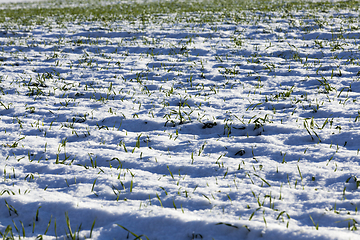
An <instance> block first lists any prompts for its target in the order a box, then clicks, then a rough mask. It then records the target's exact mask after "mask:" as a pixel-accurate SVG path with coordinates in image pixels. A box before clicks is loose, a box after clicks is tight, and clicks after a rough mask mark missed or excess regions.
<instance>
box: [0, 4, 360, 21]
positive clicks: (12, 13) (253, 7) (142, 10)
mask: <svg viewBox="0 0 360 240" xmlns="http://www.w3.org/2000/svg"><path fill="white" fill-rule="evenodd" d="M358 8H359V1H354V0H351V1H336V2H332V1H318V2H313V1H267V0H255V1H246V0H203V1H192V0H187V1H143V2H142V1H124V2H118V1H116V2H114V1H104V0H102V1H93V0H85V1H82V2H80V3H78V2H73V1H48V2H40V3H37V4H34V3H22V4H3V5H2V8H1V9H0V22H15V23H18V24H25V25H32V24H44V23H45V22H46V21H47V20H48V18H51V19H53V20H55V21H56V22H57V23H60V22H68V21H73V22H75V21H78V22H84V21H104V22H109V21H110V22H111V21H117V20H135V19H141V20H142V21H148V20H150V19H152V18H154V17H156V15H157V14H180V18H181V14H183V13H204V14H202V15H201V20H199V22H207V21H210V22H211V21H214V20H218V17H216V16H214V15H213V13H221V15H223V17H225V18H227V17H229V16H232V17H233V16H235V15H236V14H235V15H234V13H236V12H241V11H252V12H268V11H281V12H284V13H285V15H286V14H288V15H291V12H292V11H304V10H310V11H315V12H316V11H329V10H330V9H334V10H336V9H352V10H354V11H356V10H357V9H358ZM19 9H21V11H20V10H19ZM285 15H284V16H285Z"/></svg>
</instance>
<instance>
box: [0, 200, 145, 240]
mask: <svg viewBox="0 0 360 240" xmlns="http://www.w3.org/2000/svg"><path fill="white" fill-rule="evenodd" d="M5 205H6V207H7V209H8V211H9V215H10V216H12V215H13V214H15V215H16V216H18V215H19V214H18V212H17V210H16V209H15V208H14V206H12V205H11V204H9V203H8V202H7V201H6V200H5ZM40 208H41V206H40V207H38V208H37V210H36V214H35V217H34V218H33V222H32V235H33V234H34V233H35V226H36V222H38V221H39V210H40ZM65 221H66V226H67V229H65V235H66V238H67V239H72V240H79V239H80V238H92V234H93V229H94V227H95V223H96V219H95V220H94V221H93V223H92V225H91V228H90V234H89V236H80V231H81V228H82V224H80V226H76V227H75V229H72V227H71V224H70V218H69V215H68V213H67V212H65ZM12 222H13V226H11V225H8V226H7V227H6V228H5V230H4V231H3V232H1V231H0V236H1V237H2V238H3V239H7V240H15V239H22V238H23V239H25V238H26V232H25V227H24V224H23V222H22V221H21V220H19V222H20V224H21V228H19V227H18V226H17V225H16V223H15V221H14V220H12ZM51 222H52V216H51V218H50V220H49V223H48V225H47V227H46V230H45V232H44V233H43V234H39V235H37V237H36V239H39V240H40V239H43V238H44V236H46V234H47V232H48V230H49V227H50V226H51ZM53 225H54V232H55V237H56V239H57V238H58V235H57V223H56V218H55V219H54V223H53ZM117 226H119V227H121V228H122V229H124V230H125V231H127V232H128V235H127V238H129V234H131V235H132V236H134V237H135V238H136V239H141V237H144V238H146V239H148V237H146V235H137V234H135V233H133V232H132V231H130V230H128V229H127V228H126V227H124V226H122V225H119V224H117ZM13 229H14V230H15V231H16V233H14V230H13Z"/></svg>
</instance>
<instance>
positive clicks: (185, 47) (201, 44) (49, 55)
mask: <svg viewBox="0 0 360 240" xmlns="http://www.w3.org/2000/svg"><path fill="white" fill-rule="evenodd" d="M38 4H39V7H37V6H36V5H34V4H33V3H28V4H18V5H6V7H7V8H2V9H1V10H0V21H1V24H2V26H3V28H4V31H3V32H1V33H0V34H2V35H0V37H1V40H2V41H3V48H2V49H1V50H0V67H1V68H2V69H1V70H3V72H4V76H1V78H0V84H2V85H1V86H0V90H1V96H0V114H1V118H0V120H1V121H2V124H3V126H4V127H3V128H2V129H1V134H2V135H1V136H2V143H1V147H2V149H1V150H2V151H3V152H4V154H5V155H4V159H3V161H4V162H6V163H7V164H4V165H3V171H2V172H1V174H2V179H3V182H4V186H6V187H5V188H4V189H2V190H1V192H0V195H1V196H3V197H5V196H9V198H10V197H12V196H14V195H16V196H17V195H19V196H20V195H21V196H23V195H25V194H30V190H24V189H22V190H21V189H19V188H16V184H14V183H18V182H17V181H19V182H20V181H21V182H25V183H26V184H27V185H26V186H34V185H33V184H37V186H38V188H41V189H44V192H46V191H48V190H49V189H51V188H52V187H53V186H52V185H53V184H54V182H55V183H56V184H57V185H56V186H55V187H56V188H58V189H61V191H64V192H67V193H68V194H74V192H76V191H79V192H80V190H81V189H86V192H87V193H86V194H84V196H83V197H84V199H89V198H96V199H100V200H102V201H104V202H106V201H109V202H115V201H116V202H115V203H119V202H125V203H127V202H130V203H133V202H136V204H137V203H139V205H140V207H139V211H140V210H143V209H145V210H146V209H148V208H152V207H159V208H164V209H166V208H171V210H174V211H180V209H181V212H182V214H185V213H187V212H190V211H193V210H198V208H201V210H202V211H204V212H206V211H214V212H216V214H224V216H226V211H229V212H235V214H236V218H234V216H232V217H233V218H232V219H231V220H229V222H230V221H231V223H227V222H226V223H224V222H219V223H218V224H214V225H225V226H228V227H231V228H234V229H239V227H238V226H237V225H236V224H237V223H236V220H237V218H239V219H240V220H241V221H247V222H249V223H251V221H255V220H256V221H261V222H264V224H265V227H268V226H269V225H270V224H281V225H283V226H285V227H286V228H291V224H292V219H297V221H301V219H305V218H306V219H308V215H307V213H306V217H304V216H303V215H302V213H297V212H296V211H293V210H292V211H290V210H288V208H291V206H289V205H287V203H286V201H283V200H284V199H292V198H297V196H303V194H304V195H305V191H306V192H312V193H313V194H314V195H316V194H317V193H318V192H319V191H321V188H322V187H324V188H325V187H327V190H329V189H332V187H333V188H336V187H338V185H336V184H337V183H339V184H341V187H343V188H342V189H341V190H339V189H335V190H334V195H335V197H339V196H340V197H341V201H342V202H343V204H344V206H343V207H342V211H343V212H347V213H349V214H347V215H351V216H353V215H354V216H355V217H354V218H343V217H338V216H337V215H335V217H334V218H336V220H338V219H342V220H341V223H343V221H345V222H347V223H349V225H348V226H349V227H348V229H349V230H356V229H357V221H356V220H355V218H356V214H357V207H356V201H355V200H353V199H352V200H347V198H346V197H347V196H348V195H350V196H355V195H356V194H355V190H357V189H358V186H359V182H358V180H357V178H356V177H355V176H353V175H351V176H352V177H350V178H348V177H349V176H346V177H345V176H344V175H348V174H350V172H351V171H352V170H349V171H346V167H347V166H346V164H347V162H348V161H349V159H348V158H347V157H343V158H342V157H341V156H339V157H338V153H343V154H345V155H346V156H351V157H349V158H350V159H351V158H353V157H356V156H357V155H358V153H359V150H358V146H357V145H356V143H354V141H356V139H355V140H354V138H357V137H358V135H357V132H358V127H357V124H358V121H359V117H360V113H359V111H358V110H357V109H356V110H354V109H355V108H354V105H355V103H356V102H357V100H358V99H357V98H358V92H359V89H358V88H359V80H360V79H359V77H358V76H359V75H360V74H359V72H360V69H359V65H360V63H359V54H358V50H359V43H358V41H357V36H358V35H356V34H357V31H358V30H359V28H358V26H357V24H358V19H357V17H356V16H355V17H354V16H353V15H354V14H352V15H351V14H349V15H346V16H345V17H344V16H341V15H335V16H333V15H332V14H333V13H331V14H330V15H329V16H327V15H326V12H327V11H331V10H339V9H350V10H351V11H353V12H355V11H357V8H358V5H359V2H358V1H346V2H344V1H340V2H335V3H333V2H318V3H313V2H304V1H285V2H284V1H275V2H270V1H215V0H214V1H200V2H197V1H196V2H195V1H192V2H191V1H172V2H169V1H159V2H145V3H133V2H122V3H114V2H110V1H99V2H97V1H83V2H81V3H76V4H75V3H74V2H71V1H63V2H58V1H53V2H46V3H43V2H41V3H38ZM4 6H5V5H4ZM18 8H20V9H21V10H19V9H18ZM215 13H216V14H215ZM121 20H126V21H121ZM90 21H92V22H91V23H90ZM131 21H133V22H131ZM194 23H196V24H194ZM207 23H210V24H209V25H207ZM23 25H28V26H27V27H28V29H27V30H26V31H16V28H17V27H19V28H21V27H22V26H23ZM39 29H40V30H39ZM254 29H255V30H254ZM42 31H45V34H43V32H42ZM63 31H64V32H66V34H63ZM39 32H40V33H39ZM28 66H30V67H28ZM18 69H20V70H18ZM304 70H306V71H304ZM6 74H7V75H6ZM24 103H25V104H24ZM349 105H350V107H349V108H347V107H348V106H349ZM334 106H335V107H334ZM336 109H340V110H342V112H340V113H339V112H338V111H336ZM343 109H346V110H343ZM209 112H210V114H209ZM354 113H355V115H354ZM343 114H344V116H343ZM354 129H355V130H354ZM274 139H275V140H274ZM333 142H334V143H333ZM335 146H336V147H335ZM304 149H305V150H304ZM356 149H357V153H356V154H355V152H356ZM85 151H86V152H85ZM279 152H280V154H279ZM194 153H195V154H194ZM174 159H175V160H174ZM309 162H310V164H309ZM22 163H24V165H25V167H24V168H22V167H20V166H19V164H22ZM323 163H324V164H323ZM330 163H331V164H332V163H334V166H332V165H330ZM8 164H9V165H8ZM337 164H339V168H338V165H337ZM340 164H341V166H340ZM309 165H313V166H310V167H309ZM15 168H16V169H15ZM51 168H56V171H58V173H60V174H54V175H56V176H51V177H52V179H53V181H50V180H47V179H46V177H44V175H45V176H47V175H48V174H49V173H48V172H52V171H55V170H52V169H51ZM300 169H301V170H300ZM314 169H316V170H318V169H323V170H324V169H325V170H324V171H326V172H321V174H320V170H318V171H314ZM343 169H345V170H344V172H345V171H346V174H343V173H339V172H341V171H342V170H343ZM15 170H16V171H17V172H16V174H15ZM56 171H55V172H56ZM82 171H83V172H82ZM69 172H70V174H68V173H69ZM144 172H145V173H147V174H149V175H151V176H149V175H146V176H144ZM314 172H315V173H314ZM329 172H331V173H332V174H334V175H335V174H339V175H335V176H337V177H336V178H335V180H333V179H329V178H327V179H326V181H325V180H324V178H325V177H324V176H325V175H326V176H327V175H329ZM66 174H68V176H66ZM72 174H74V175H75V176H73V175H72ZM49 175H50V174H49ZM63 175H64V176H63ZM204 176H205V177H204ZM202 178H204V179H205V180H203V179H202ZM342 178H344V179H342ZM139 179H151V180H143V181H142V182H140V183H139ZM346 179H347V180H346ZM198 181H199V183H198ZM205 181H206V182H205ZM331 181H336V182H335V183H334V185H335V186H332V185H331V183H332V182H331ZM60 182H61V183H60ZM298 182H300V185H301V187H298ZM329 182H330V183H329ZM145 183H146V184H149V185H151V184H155V185H156V186H155V187H154V186H152V185H151V186H149V187H148V186H145V187H144V186H141V184H145ZM194 183H196V184H194ZM159 184H161V185H160V186H164V187H160V189H162V190H163V191H160V193H159V192H158V188H159ZM195 185H196V186H195ZM240 185H241V186H240ZM329 185H330V186H329ZM165 187H166V190H165ZM192 189H193V190H192ZM214 189H215V190H214ZM84 191H85V190H84ZM240 191H243V192H240ZM33 192H34V191H32V193H33ZM32 193H31V194H32ZM49 194H50V193H49ZM324 194H325V193H324ZM89 195H91V197H89ZM306 197H309V196H306ZM332 197H333V195H332ZM313 201H315V200H313ZM245 202H246V206H245V205H244V203H245ZM193 203H194V205H196V206H197V207H198V208H196V207H194V206H193V205H192V204H193ZM307 203H308V202H307ZM300 204H301V201H300ZM325 204H326V203H324V204H323V203H319V205H321V207H319V209H320V208H322V207H323V206H324V205H325ZM353 205H354V206H355V207H353ZM5 206H6V209H7V210H8V212H9V215H10V216H9V217H13V215H14V214H16V215H19V214H20V215H21V213H20V211H17V210H16V208H15V207H16V206H15V205H12V204H10V201H6V200H5ZM233 206H237V208H236V209H235V208H234V207H233ZM304 208H305V209H306V206H304ZM352 208H355V211H354V210H353V209H352ZM39 209H40V208H38V210H37V212H36V217H35V220H34V221H33V225H32V226H33V232H34V229H35V226H37V225H35V222H37V221H38V215H39ZM284 209H286V210H284ZM344 209H345V210H344ZM145 210H144V211H145ZM310 210H311V209H310ZM310 210H309V211H310ZM74 211H75V210H74ZM151 211H152V210H151ZM339 212H340V211H338V210H336V206H334V211H331V213H329V215H330V214H332V213H334V214H338V213H339ZM290 215H291V216H290ZM294 215H295V216H294ZM309 216H310V219H309V221H308V222H301V224H303V225H307V226H312V225H314V227H315V229H316V230H318V229H319V227H320V228H321V227H323V225H326V224H328V225H326V226H328V227H334V226H335V227H337V226H338V225H336V223H338V222H335V221H334V223H328V222H329V221H323V222H321V221H320V220H319V221H318V218H319V215H316V214H315V215H314V214H311V215H309ZM19 217H22V216H19ZM244 219H245V220H244ZM299 219H300V220H299ZM344 219H345V220H344ZM310 220H311V221H310ZM65 221H66V225H65V226H66V227H67V228H65V230H66V231H65V232H66V235H67V237H68V238H70V239H74V238H77V237H79V236H80V233H81V225H80V226H79V227H76V228H75V232H74V228H72V227H71V225H70V219H69V216H68V215H67V213H66V215H65ZM36 224H37V223H36ZM50 224H51V219H50V221H49V223H48V228H49V226H50ZM94 224H95V221H94V223H93V225H92V228H91V231H92V229H93V228H94ZM294 224H295V223H294ZM322 224H323V225H322ZM331 224H333V225H331ZM53 225H54V226H55V229H56V220H55V221H54V223H53ZM9 226H10V225H8V227H7V228H6V229H5V230H2V232H1V236H2V237H4V238H11V237H13V233H12V227H11V226H10V227H9ZM118 226H119V227H121V228H122V229H123V230H125V231H126V233H127V234H128V235H129V234H131V235H133V236H134V237H136V238H139V237H140V236H138V235H136V234H135V233H133V232H131V231H130V230H128V229H127V228H125V227H123V225H119V224H118ZM245 226H247V225H245ZM14 227H15V229H16V230H17V232H18V234H19V235H20V234H21V232H20V231H19V230H18V229H17V227H16V225H15V222H14ZM250 228H252V227H251V226H250V227H249V228H248V227H246V229H248V230H249V229H250ZM339 228H341V227H339ZM249 231H250V230H249ZM79 232H80V233H79ZM22 234H24V235H25V232H24V231H22ZM45 234H46V232H45ZM55 234H56V231H55ZM199 235H200V236H202V235H201V234H199ZM90 237H91V232H90Z"/></svg>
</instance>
